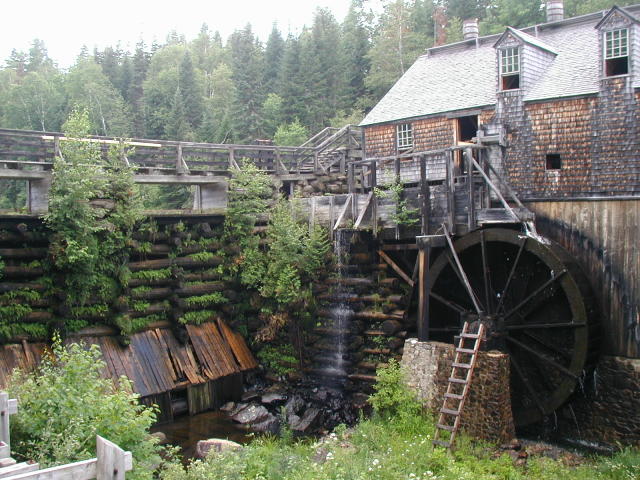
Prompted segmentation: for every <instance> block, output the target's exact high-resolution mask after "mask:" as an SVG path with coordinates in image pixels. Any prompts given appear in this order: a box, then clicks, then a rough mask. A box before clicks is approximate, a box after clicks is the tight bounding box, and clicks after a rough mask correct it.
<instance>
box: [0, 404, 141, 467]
mask: <svg viewBox="0 0 640 480" xmlns="http://www.w3.org/2000/svg"><path fill="white" fill-rule="evenodd" d="M17 412H18V402H17V401H16V400H14V399H9V396H8V395H7V394H6V393H5V392H0V480H90V479H93V478H96V479H97V480H124V478H125V472H128V471H130V470H131V469H132V468H133V459H132V457H131V452H125V451H124V450H122V449H121V448H120V447H118V446H117V445H116V444H115V443H113V442H110V441H109V440H106V439H104V438H102V437H101V436H99V435H98V436H97V437H96V458H92V459H90V460H83V461H81V462H75V463H69V464H67V465H59V466H57V467H51V468H46V469H43V470H40V469H39V468H40V467H39V465H38V464H37V463H27V462H24V463H16V461H15V460H13V459H12V458H11V457H10V455H11V447H10V442H9V440H10V438H9V416H10V415H12V414H14V413H17Z"/></svg>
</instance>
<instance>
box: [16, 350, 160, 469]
mask: <svg viewBox="0 0 640 480" xmlns="http://www.w3.org/2000/svg"><path fill="white" fill-rule="evenodd" d="M104 367H105V364H104V362H103V361H102V360H101V358H100V350H99V348H98V347H97V346H96V345H92V346H91V347H90V348H89V349H85V348H84V347H83V346H81V345H78V344H71V345H68V346H64V345H62V343H61V341H60V339H59V338H56V339H54V343H53V346H52V349H51V352H50V354H48V355H45V356H44V357H43V360H42V363H41V365H40V367H39V368H38V370H37V371H36V372H34V373H26V372H23V371H16V372H15V373H14V375H13V377H12V379H11V381H10V384H9V388H8V391H9V393H10V395H11V396H12V397H15V398H17V399H18V403H19V405H20V408H19V412H18V414H17V415H15V416H13V417H12V418H11V441H12V442H11V447H12V449H13V451H14V455H16V456H17V457H19V458H21V459H32V460H35V461H37V462H38V463H40V465H41V466H42V467H48V466H52V465H60V464H64V463H69V462H74V461H79V460H85V459H88V458H91V457H93V456H95V453H96V452H95V437H96V435H101V436H103V437H105V438H107V439H109V440H111V441H112V442H114V443H116V444H117V445H119V446H120V447H121V448H123V449H125V450H129V451H131V452H132V454H133V458H134V470H133V472H131V473H130V474H129V473H128V474H127V478H131V479H151V478H152V477H153V471H154V470H155V467H154V466H155V465H157V464H159V463H160V462H161V459H160V456H159V454H160V447H159V446H158V445H157V441H156V439H155V438H153V437H151V436H149V433H148V432H149V427H151V425H152V424H153V422H154V421H155V418H156V411H157V410H156V407H153V408H149V407H145V406H144V405H141V404H140V403H139V401H138V398H139V397H138V395H137V394H134V393H131V392H132V391H131V383H130V382H129V380H127V379H126V378H124V377H123V378H121V379H120V380H119V381H118V382H113V381H112V380H108V379H104V378H101V376H100V372H101V370H102V369H103V368H104Z"/></svg>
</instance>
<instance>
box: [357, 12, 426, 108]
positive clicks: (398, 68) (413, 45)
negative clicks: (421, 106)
mask: <svg viewBox="0 0 640 480" xmlns="http://www.w3.org/2000/svg"><path fill="white" fill-rule="evenodd" d="M410 7H411V5H410V4H409V2H408V1H407V0H391V1H389V2H388V3H386V4H385V6H384V11H383V13H382V15H381V17H380V20H379V23H378V25H377V27H376V31H375V34H374V39H373V46H372V47H371V50H370V51H369V59H370V60H371V70H370V71H369V74H368V75H367V78H366V80H365V83H366V85H367V86H368V87H369V88H370V89H371V90H372V92H373V96H374V98H381V97H382V96H383V95H384V94H385V93H386V92H387V90H389V88H390V87H391V86H392V85H393V84H394V83H395V81H396V80H398V78H400V76H402V74H404V72H405V71H406V70H407V69H408V68H409V67H410V66H411V64H412V63H413V62H414V61H415V59H416V58H417V57H418V55H420V54H421V53H423V52H424V51H425V49H426V48H427V47H428V45H429V42H428V40H427V38H426V36H425V34H424V33H421V32H417V31H416V30H415V25H414V24H413V22H412V21H411V20H412V18H411V8H410Z"/></svg>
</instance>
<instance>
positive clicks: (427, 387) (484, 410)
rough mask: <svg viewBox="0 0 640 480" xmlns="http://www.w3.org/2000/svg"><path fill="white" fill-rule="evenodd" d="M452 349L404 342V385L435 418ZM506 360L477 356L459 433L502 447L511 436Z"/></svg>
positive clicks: (502, 356)
mask: <svg viewBox="0 0 640 480" xmlns="http://www.w3.org/2000/svg"><path fill="white" fill-rule="evenodd" d="M454 356H455V348H454V346H453V345H451V344H448V343H441V342H419V341H418V340H416V339H415V338H411V339H409V340H407V341H406V342H405V346H404V353H403V356H402V362H401V364H402V366H403V368H404V369H405V371H406V373H407V383H408V385H409V387H411V388H412V389H414V390H415V391H416V392H417V394H418V397H419V398H420V400H421V401H422V402H423V404H424V405H425V407H426V408H427V409H428V410H431V411H432V412H434V414H436V415H437V412H438V410H439V409H440V407H441V406H442V401H443V399H444V393H445V391H446V389H447V380H448V378H449V376H450V374H451V364H452V363H453V358H454ZM509 365H510V364H509V356H508V355H506V354H503V353H500V352H497V351H490V352H480V353H479V355H478V359H477V363H476V368H475V371H474V377H473V379H472V381H471V390H470V392H469V397H468V399H467V401H466V403H465V406H464V409H463V411H462V417H461V419H460V421H461V425H462V429H463V430H464V431H465V432H466V433H468V434H469V435H472V436H474V437H477V438H482V439H484V440H489V441H493V442H499V443H506V442H508V441H510V440H511V439H512V438H513V437H514V436H515V428H514V424H513V415H512V413H511V392H510V389H509V373H510V369H509Z"/></svg>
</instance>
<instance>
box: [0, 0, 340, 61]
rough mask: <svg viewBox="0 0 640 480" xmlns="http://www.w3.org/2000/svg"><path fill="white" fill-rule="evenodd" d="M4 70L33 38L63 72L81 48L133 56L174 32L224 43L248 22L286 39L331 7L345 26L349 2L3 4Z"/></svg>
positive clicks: (85, 0)
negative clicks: (209, 34)
mask: <svg viewBox="0 0 640 480" xmlns="http://www.w3.org/2000/svg"><path fill="white" fill-rule="evenodd" d="M1 3H2V16H1V19H0V65H1V64H3V63H4V61H5V60H6V59H7V57H8V56H9V54H10V53H11V49H13V48H15V49H18V50H24V51H28V50H29V46H30V44H31V42H32V41H33V39H34V38H39V39H41V40H44V42H45V45H46V47H47V50H48V52H49V56H50V57H51V58H52V59H53V60H54V61H55V62H57V63H58V65H59V66H61V67H64V68H66V67H69V66H70V65H71V64H73V63H74V61H75V58H76V56H77V55H78V53H79V52H80V48H81V47H82V45H83V44H84V45H87V46H88V47H89V50H90V51H93V48H94V47H95V46H97V47H98V48H100V49H102V48H104V47H105V46H109V45H114V46H115V44H116V43H117V42H118V41H120V42H121V45H122V47H123V48H124V49H130V50H133V49H134V48H135V44H136V43H137V42H138V40H140V39H141V38H142V39H143V40H144V41H145V42H146V43H147V45H150V44H151V42H152V41H153V40H154V39H155V40H157V41H158V43H162V42H164V40H165V37H166V35H167V33H169V32H170V31H171V30H176V31H177V32H178V33H181V34H184V35H185V36H186V37H187V40H191V39H193V38H194V37H195V36H196V35H197V33H198V31H199V30H200V26H201V25H202V24H203V23H207V25H209V29H210V30H211V31H215V30H218V31H220V33H221V35H222V37H223V39H225V40H226V38H227V36H228V35H229V34H231V33H232V32H233V31H234V30H236V29H238V28H242V27H244V25H246V23H247V22H249V23H251V25H252V26H253V31H254V32H255V33H256V34H257V35H258V36H259V37H260V39H261V40H262V41H266V39H267V36H268V35H269V32H270V31H271V26H272V24H273V22H277V23H278V26H279V28H280V31H281V32H282V33H283V35H285V36H286V34H287V32H289V30H291V31H293V32H294V33H297V32H298V31H299V30H300V28H301V27H302V25H305V24H306V25H310V24H311V20H312V17H313V12H314V10H315V9H316V8H317V7H328V8H330V9H331V10H332V12H333V14H334V15H335V17H336V19H337V20H338V21H339V22H341V21H342V20H343V19H344V17H345V15H346V14H347V10H348V8H349V0H271V1H269V0H225V1H222V0H208V1H202V0H177V1H170V0H165V1H163V0H127V1H125V0H103V1H100V2H97V1H95V0H93V1H91V0H58V1H57V2H51V1H46V2H45V1H43V0H2V2H1Z"/></svg>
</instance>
